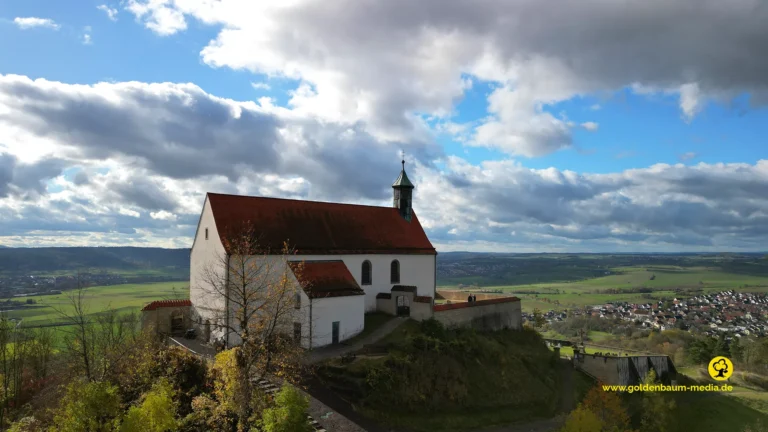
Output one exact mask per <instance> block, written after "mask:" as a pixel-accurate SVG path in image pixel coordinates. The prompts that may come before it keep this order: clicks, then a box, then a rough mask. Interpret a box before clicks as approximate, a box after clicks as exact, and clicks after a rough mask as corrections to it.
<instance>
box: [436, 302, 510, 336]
mask: <svg viewBox="0 0 768 432" xmlns="http://www.w3.org/2000/svg"><path fill="white" fill-rule="evenodd" d="M478 299H479V296H478ZM434 317H435V319H436V320H438V321H440V322H441V323H443V325H445V326H446V327H472V328H477V329H482V330H501V329H518V330H519V329H521V328H522V327H523V318H522V310H521V305H520V299H519V298H517V297H502V298H498V297H497V298H494V299H492V300H478V301H476V302H472V303H467V302H466V301H465V302H463V303H455V304H446V305H435V306H434Z"/></svg>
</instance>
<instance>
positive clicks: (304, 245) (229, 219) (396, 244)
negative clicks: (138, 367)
mask: <svg viewBox="0 0 768 432" xmlns="http://www.w3.org/2000/svg"><path fill="white" fill-rule="evenodd" d="M392 188H393V190H394V203H393V204H394V205H393V207H376V206H367V205H351V204H336V203H328V202H315V201H301V200H291V199H279V198H265V197H251V196H236V195H222V194H215V193H208V194H207V195H206V198H205V203H204V205H203V211H202V214H201V216H200V221H199V224H198V228H197V233H196V235H195V240H194V243H193V245H192V250H191V263H190V267H191V269H190V300H191V303H192V309H193V311H194V313H195V314H197V316H198V317H199V322H201V323H205V324H204V325H203V326H202V327H203V328H201V329H200V335H201V338H202V339H204V340H206V339H207V340H208V341H210V340H212V339H218V338H223V339H224V340H225V342H226V345H227V346H232V345H234V344H237V343H238V342H239V341H237V340H233V336H234V335H228V334H224V333H225V332H223V331H218V332H217V330H216V328H217V326H216V322H215V319H216V318H215V317H219V318H218V319H221V318H220V317H221V316H222V312H223V311H225V310H226V307H225V305H224V302H223V301H222V299H221V298H219V299H215V298H213V299H212V298H211V296H210V295H209V294H210V291H211V290H206V287H205V277H203V275H202V274H201V273H202V272H203V270H204V269H205V268H206V266H208V267H210V263H214V262H216V260H217V259H220V258H219V257H221V256H226V255H227V251H226V250H225V247H224V244H223V243H222V238H224V237H226V235H227V233H228V232H231V230H232V229H236V227H237V226H239V225H241V224H243V223H244V222H247V223H249V224H251V225H252V226H254V227H255V228H256V229H257V230H258V231H259V234H260V239H259V244H260V245H261V246H263V247H267V248H269V249H270V250H280V249H281V246H282V245H283V242H286V241H287V242H288V244H289V245H290V246H291V247H293V248H294V250H295V251H296V255H292V256H290V257H288V258H289V260H291V261H294V262H295V263H296V264H291V263H289V266H290V267H291V269H292V271H293V270H294V267H296V265H297V264H298V263H299V262H304V269H303V272H301V275H300V278H297V279H295V281H296V282H297V283H298V285H300V286H301V287H302V290H301V292H300V293H299V295H298V296H297V297H300V298H297V299H296V302H297V304H300V305H301V306H302V307H301V308H299V306H297V311H301V312H300V313H301V314H306V315H307V316H301V317H297V318H296V319H295V322H294V323H293V331H294V333H293V334H294V336H295V337H297V338H298V337H299V336H300V338H301V341H302V345H303V346H304V347H305V348H316V347H320V346H324V345H328V344H332V343H338V342H341V341H343V340H345V339H349V338H351V337H353V336H355V335H356V334H358V333H360V332H361V331H362V330H363V325H364V314H365V313H366V312H371V311H375V310H377V309H381V310H387V311H393V312H395V313H396V314H399V315H409V316H411V317H412V318H416V319H424V318H428V317H430V316H432V306H433V303H434V300H433V299H434V298H435V288H436V284H435V276H436V258H437V251H436V250H435V248H434V247H433V246H432V243H430V241H429V239H428V238H427V235H426V233H425V232H424V229H423V228H422V227H421V223H420V222H419V219H418V217H417V216H416V214H415V213H414V212H413V210H412V207H411V203H412V197H413V189H414V186H413V184H412V183H411V182H410V180H409V179H408V176H407V175H406V174H405V162H403V169H402V171H401V172H400V176H399V177H398V178H397V180H396V181H395V183H394V184H393V185H392ZM276 257H278V256H276ZM279 258H282V256H279ZM222 269H223V266H222ZM294 277H295V275H294ZM221 297H222V298H223V296H221ZM297 313H299V312H297ZM226 319H229V318H226Z"/></svg>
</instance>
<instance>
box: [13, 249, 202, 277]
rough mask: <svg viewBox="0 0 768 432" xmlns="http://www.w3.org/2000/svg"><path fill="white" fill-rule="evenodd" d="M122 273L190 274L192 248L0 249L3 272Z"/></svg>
mask: <svg viewBox="0 0 768 432" xmlns="http://www.w3.org/2000/svg"><path fill="white" fill-rule="evenodd" d="M78 270H80V271H100V270H109V271H123V272H128V273H130V272H147V271H157V272H159V273H177V274H183V273H186V274H189V249H163V248H140V247H49V248H9V247H0V272H3V273H9V272H10V273H27V272H63V271H66V272H68V271H78Z"/></svg>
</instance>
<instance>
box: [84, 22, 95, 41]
mask: <svg viewBox="0 0 768 432" xmlns="http://www.w3.org/2000/svg"><path fill="white" fill-rule="evenodd" d="M83 31H84V33H83V45H92V44H93V39H92V38H91V26H85V28H84V29H83Z"/></svg>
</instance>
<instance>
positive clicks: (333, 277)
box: [288, 260, 365, 298]
mask: <svg viewBox="0 0 768 432" xmlns="http://www.w3.org/2000/svg"><path fill="white" fill-rule="evenodd" d="M301 264H302V262H301V261H290V262H288V266H290V267H291V270H292V271H293V272H294V275H295V276H296V279H298V281H299V283H300V284H301V287H302V288H303V289H304V292H305V293H307V296H309V298H325V297H342V296H351V295H364V294H365V291H363V290H362V288H360V285H358V284H357V281H355V278H354V277H353V276H352V273H350V272H349V269H348V268H347V266H346V264H344V262H343V261H340V260H339V261H304V262H303V268H301V269H300V270H299V268H300V267H301Z"/></svg>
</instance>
